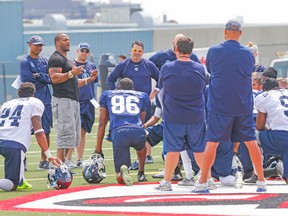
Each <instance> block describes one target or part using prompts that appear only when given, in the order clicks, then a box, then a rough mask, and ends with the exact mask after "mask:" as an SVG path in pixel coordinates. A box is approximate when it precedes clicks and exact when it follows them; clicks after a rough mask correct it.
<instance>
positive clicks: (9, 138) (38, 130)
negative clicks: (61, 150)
mask: <svg viewBox="0 0 288 216" xmlns="http://www.w3.org/2000/svg"><path fill="white" fill-rule="evenodd" d="M34 93H35V86H34V84H32V83H28V82H25V83H22V84H21V85H20V88H19V89H18V96H19V98H17V99H13V100H11V101H8V102H6V103H4V104H3V105H2V106H1V110H0V113H1V116H0V155H2V156H3V157H4V158H5V161H4V166H5V168H4V169H5V179H0V188H1V189H2V190H5V191H15V190H16V189H17V186H18V184H19V183H20V182H21V181H23V174H24V158H25V154H26V152H27V151H28V149H29V148H30V145H31V130H32V129H34V134H35V137H36V140H37V142H38V144H39V146H40V148H41V150H42V151H43V152H44V154H45V155H46V157H47V160H48V161H49V162H52V163H53V164H54V165H56V166H59V165H60V163H61V161H60V160H59V158H56V157H52V155H51V153H50V150H49V147H48V143H47V139H46V136H45V133H44V129H43V128H42V123H41V116H42V114H43V111H44V105H43V103H42V102H41V101H40V100H39V99H37V98H34V97H33V96H34Z"/></svg>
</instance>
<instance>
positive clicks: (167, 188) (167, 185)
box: [155, 179, 172, 191]
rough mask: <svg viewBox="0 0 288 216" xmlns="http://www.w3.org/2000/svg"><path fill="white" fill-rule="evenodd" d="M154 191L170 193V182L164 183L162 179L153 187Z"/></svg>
mask: <svg viewBox="0 0 288 216" xmlns="http://www.w3.org/2000/svg"><path fill="white" fill-rule="evenodd" d="M155 190H160V191H172V185H171V182H168V181H165V180H164V179H163V180H162V181H161V182H160V184H159V185H158V186H157V187H155Z"/></svg>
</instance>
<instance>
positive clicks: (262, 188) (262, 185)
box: [256, 181, 267, 193]
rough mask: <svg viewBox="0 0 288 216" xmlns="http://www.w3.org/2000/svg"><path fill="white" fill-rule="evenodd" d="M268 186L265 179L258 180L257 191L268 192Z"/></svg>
mask: <svg viewBox="0 0 288 216" xmlns="http://www.w3.org/2000/svg"><path fill="white" fill-rule="evenodd" d="M266 191H267V188H266V183H265V181H264V182H263V181H257V190H256V192H258V193H261V192H266Z"/></svg>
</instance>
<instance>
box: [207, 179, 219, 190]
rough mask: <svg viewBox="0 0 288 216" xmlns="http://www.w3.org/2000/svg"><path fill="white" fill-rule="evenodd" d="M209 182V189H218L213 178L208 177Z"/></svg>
mask: <svg viewBox="0 0 288 216" xmlns="http://www.w3.org/2000/svg"><path fill="white" fill-rule="evenodd" d="M207 183H208V189H209V190H216V189H217V186H216V185H215V182H214V179H213V178H210V179H208V180H207Z"/></svg>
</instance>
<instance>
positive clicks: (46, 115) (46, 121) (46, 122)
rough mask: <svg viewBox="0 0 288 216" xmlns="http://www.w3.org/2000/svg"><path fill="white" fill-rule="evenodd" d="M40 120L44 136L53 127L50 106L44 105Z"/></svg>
mask: <svg viewBox="0 0 288 216" xmlns="http://www.w3.org/2000/svg"><path fill="white" fill-rule="evenodd" d="M41 119H42V128H43V129H44V132H45V134H50V131H51V128H52V126H53V117H52V106H51V104H45V109H44V112H43V115H42V118H41Z"/></svg>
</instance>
